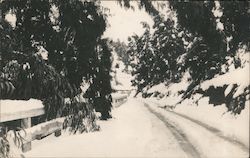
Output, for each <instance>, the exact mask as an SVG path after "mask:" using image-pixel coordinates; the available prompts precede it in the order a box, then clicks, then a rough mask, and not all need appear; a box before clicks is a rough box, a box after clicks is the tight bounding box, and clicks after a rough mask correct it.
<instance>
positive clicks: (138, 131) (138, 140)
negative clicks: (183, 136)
mask: <svg viewBox="0 0 250 158" xmlns="http://www.w3.org/2000/svg"><path fill="white" fill-rule="evenodd" d="M113 116H114V118H113V119H111V120H109V121H100V122H99V124H100V125H101V131H100V132H94V133H84V134H80V135H68V134H66V133H64V134H63V135H62V136H61V137H58V138H55V137H54V136H50V137H47V138H45V139H43V140H40V141H34V142H32V145H33V149H32V150H31V151H29V152H27V153H25V154H24V155H25V156H26V157H32V158H35V157H166V155H167V156H168V157H186V155H185V153H184V152H183V151H182V150H181V148H180V147H179V144H178V142H177V141H176V140H175V139H174V137H173V135H172V134H171V133H170V131H169V130H168V129H167V128H166V127H165V125H164V124H163V123H162V122H161V121H159V120H158V119H157V118H156V117H155V116H154V115H152V114H151V113H149V111H148V110H147V109H146V108H145V107H144V106H143V103H141V102H138V101H136V100H134V99H131V100H130V101H129V102H127V103H125V104H123V105H122V106H121V107H120V108H117V109H116V110H114V111H113Z"/></svg>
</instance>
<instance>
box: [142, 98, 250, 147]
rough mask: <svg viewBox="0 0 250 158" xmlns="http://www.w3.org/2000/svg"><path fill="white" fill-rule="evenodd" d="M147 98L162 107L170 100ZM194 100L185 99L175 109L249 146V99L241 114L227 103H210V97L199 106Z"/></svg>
mask: <svg viewBox="0 0 250 158" xmlns="http://www.w3.org/2000/svg"><path fill="white" fill-rule="evenodd" d="M194 98H199V96H198V95H196V96H194ZM147 100H149V101H153V102H154V103H158V105H159V106H161V107H163V106H165V105H166V104H168V102H163V101H162V102H159V101H158V100H157V99H153V98H150V99H147ZM194 100H196V99H186V100H184V101H183V102H182V103H181V104H179V105H177V106H176V107H175V108H174V109H173V111H174V112H176V113H180V114H183V115H185V116H188V117H190V118H193V119H195V120H199V121H201V122H203V123H205V124H207V125H209V126H211V127H214V128H216V129H218V130H220V131H221V132H222V134H223V135H224V136H227V137H232V138H234V139H236V140H238V141H240V142H242V143H244V144H245V145H246V146H248V147H249V119H250V118H249V100H248V101H247V102H246V103H245V109H244V110H243V111H242V112H241V114H240V115H234V114H231V113H230V112H228V111H227V107H226V106H225V104H223V105H218V106H214V105H212V104H209V103H208V100H209V99H208V97H205V98H202V99H200V100H199V101H198V106H197V105H196V104H195V103H194Z"/></svg>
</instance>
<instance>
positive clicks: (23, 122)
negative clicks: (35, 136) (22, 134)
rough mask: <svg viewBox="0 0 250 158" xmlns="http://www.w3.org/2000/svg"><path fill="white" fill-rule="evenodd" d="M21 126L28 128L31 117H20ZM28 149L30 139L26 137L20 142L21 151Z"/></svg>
mask: <svg viewBox="0 0 250 158" xmlns="http://www.w3.org/2000/svg"><path fill="white" fill-rule="evenodd" d="M21 127H22V128H23V129H27V128H30V127H31V117H29V118H24V119H22V120H21ZM30 150H31V140H29V138H27V140H24V142H23V144H22V151H23V152H27V151H30Z"/></svg>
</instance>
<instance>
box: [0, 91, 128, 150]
mask: <svg viewBox="0 0 250 158" xmlns="http://www.w3.org/2000/svg"><path fill="white" fill-rule="evenodd" d="M127 97H128V95H127V94H124V95H117V96H115V97H113V106H114V107H119V106H120V105H121V104H123V103H124V102H126V100H127ZM14 102H15V103H14ZM25 102H27V101H20V102H18V103H20V104H19V105H17V101H13V103H14V104H12V101H11V100H9V103H8V104H1V100H0V125H1V123H6V122H11V121H16V120H20V122H21V128H23V129H24V131H19V132H20V134H21V136H22V137H23V138H24V139H23V143H22V145H21V148H22V151H23V152H27V151H30V150H31V142H32V141H33V140H36V139H37V140H40V139H42V138H44V137H46V136H47V135H50V134H52V133H54V134H55V136H57V137H58V136H60V135H61V130H62V125H63V121H64V118H57V119H54V120H51V121H47V122H44V123H41V124H38V125H35V126H32V124H31V118H33V117H37V116H41V115H43V114H44V113H45V111H44V106H43V105H42V104H37V105H36V104H35V105H25Z"/></svg>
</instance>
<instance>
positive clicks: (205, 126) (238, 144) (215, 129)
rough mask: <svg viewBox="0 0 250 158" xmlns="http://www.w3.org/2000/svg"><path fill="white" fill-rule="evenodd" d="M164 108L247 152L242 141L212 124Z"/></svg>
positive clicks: (247, 149)
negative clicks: (224, 133)
mask: <svg viewBox="0 0 250 158" xmlns="http://www.w3.org/2000/svg"><path fill="white" fill-rule="evenodd" d="M152 103H153V104H156V105H159V104H157V103H154V102H152ZM164 110H166V111H168V112H171V113H173V114H175V115H177V116H179V117H182V118H184V119H187V120H189V121H191V122H193V123H195V124H197V125H199V126H201V127H203V128H205V129H207V130H208V131H210V132H212V133H213V134H215V135H216V136H218V137H220V138H222V139H223V140H225V141H227V142H230V143H232V144H234V145H236V146H239V147H240V148H241V149H242V150H243V151H245V152H249V148H248V147H247V146H246V145H245V144H244V143H242V142H240V141H238V140H236V139H234V138H232V137H227V136H225V135H223V133H222V132H221V131H220V130H218V129H217V128H214V127H212V126H210V125H208V124H206V123H203V122H201V121H199V120H196V119H193V118H191V117H189V116H186V115H184V114H180V113H177V112H175V111H171V110H168V109H164Z"/></svg>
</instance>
